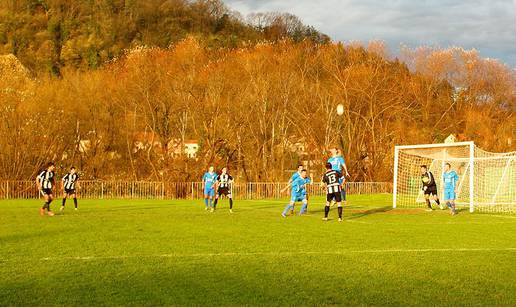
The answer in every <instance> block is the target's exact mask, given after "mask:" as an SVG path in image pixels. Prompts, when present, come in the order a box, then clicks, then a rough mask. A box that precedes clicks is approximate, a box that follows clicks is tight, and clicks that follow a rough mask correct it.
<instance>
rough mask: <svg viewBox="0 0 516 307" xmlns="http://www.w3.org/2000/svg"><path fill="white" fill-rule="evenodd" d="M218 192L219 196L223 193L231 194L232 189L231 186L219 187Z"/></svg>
mask: <svg viewBox="0 0 516 307" xmlns="http://www.w3.org/2000/svg"><path fill="white" fill-rule="evenodd" d="M218 194H219V196H221V195H224V196H231V190H230V189H229V187H225V188H219V190H218Z"/></svg>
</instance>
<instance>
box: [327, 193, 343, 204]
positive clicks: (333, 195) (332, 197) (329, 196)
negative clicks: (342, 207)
mask: <svg viewBox="0 0 516 307" xmlns="http://www.w3.org/2000/svg"><path fill="white" fill-rule="evenodd" d="M332 200H335V201H336V202H338V203H340V202H341V201H342V194H341V192H340V191H339V192H335V193H328V194H326V201H328V202H331V201H332Z"/></svg>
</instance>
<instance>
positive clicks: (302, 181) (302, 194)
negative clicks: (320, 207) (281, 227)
mask: <svg viewBox="0 0 516 307" xmlns="http://www.w3.org/2000/svg"><path fill="white" fill-rule="evenodd" d="M306 177H307V172H306V170H305V169H303V170H302V171H301V174H300V176H299V177H297V178H296V179H295V180H294V181H292V183H291V187H292V189H291V191H290V202H289V203H288V205H287V206H286V207H285V209H284V210H283V213H282V214H281V216H283V217H287V213H288V212H289V211H290V210H292V211H293V210H294V205H295V204H296V202H298V201H300V202H302V203H303V207H305V208H306V206H307V205H308V201H307V199H306Z"/></svg>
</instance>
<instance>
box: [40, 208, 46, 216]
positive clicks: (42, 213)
mask: <svg viewBox="0 0 516 307" xmlns="http://www.w3.org/2000/svg"><path fill="white" fill-rule="evenodd" d="M39 215H41V216H43V215H45V209H43V208H39Z"/></svg>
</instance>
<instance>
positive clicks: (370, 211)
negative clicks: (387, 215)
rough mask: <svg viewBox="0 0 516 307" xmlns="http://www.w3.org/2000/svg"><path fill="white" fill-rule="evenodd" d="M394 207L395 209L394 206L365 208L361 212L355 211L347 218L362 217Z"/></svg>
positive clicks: (387, 210)
mask: <svg viewBox="0 0 516 307" xmlns="http://www.w3.org/2000/svg"><path fill="white" fill-rule="evenodd" d="M392 209H393V208H392V206H385V207H380V208H373V209H369V210H365V211H359V212H356V213H353V214H352V215H351V216H348V217H347V218H346V219H347V220H353V219H359V218H362V217H364V216H368V215H371V214H376V213H384V212H389V211H391V210H392Z"/></svg>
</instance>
